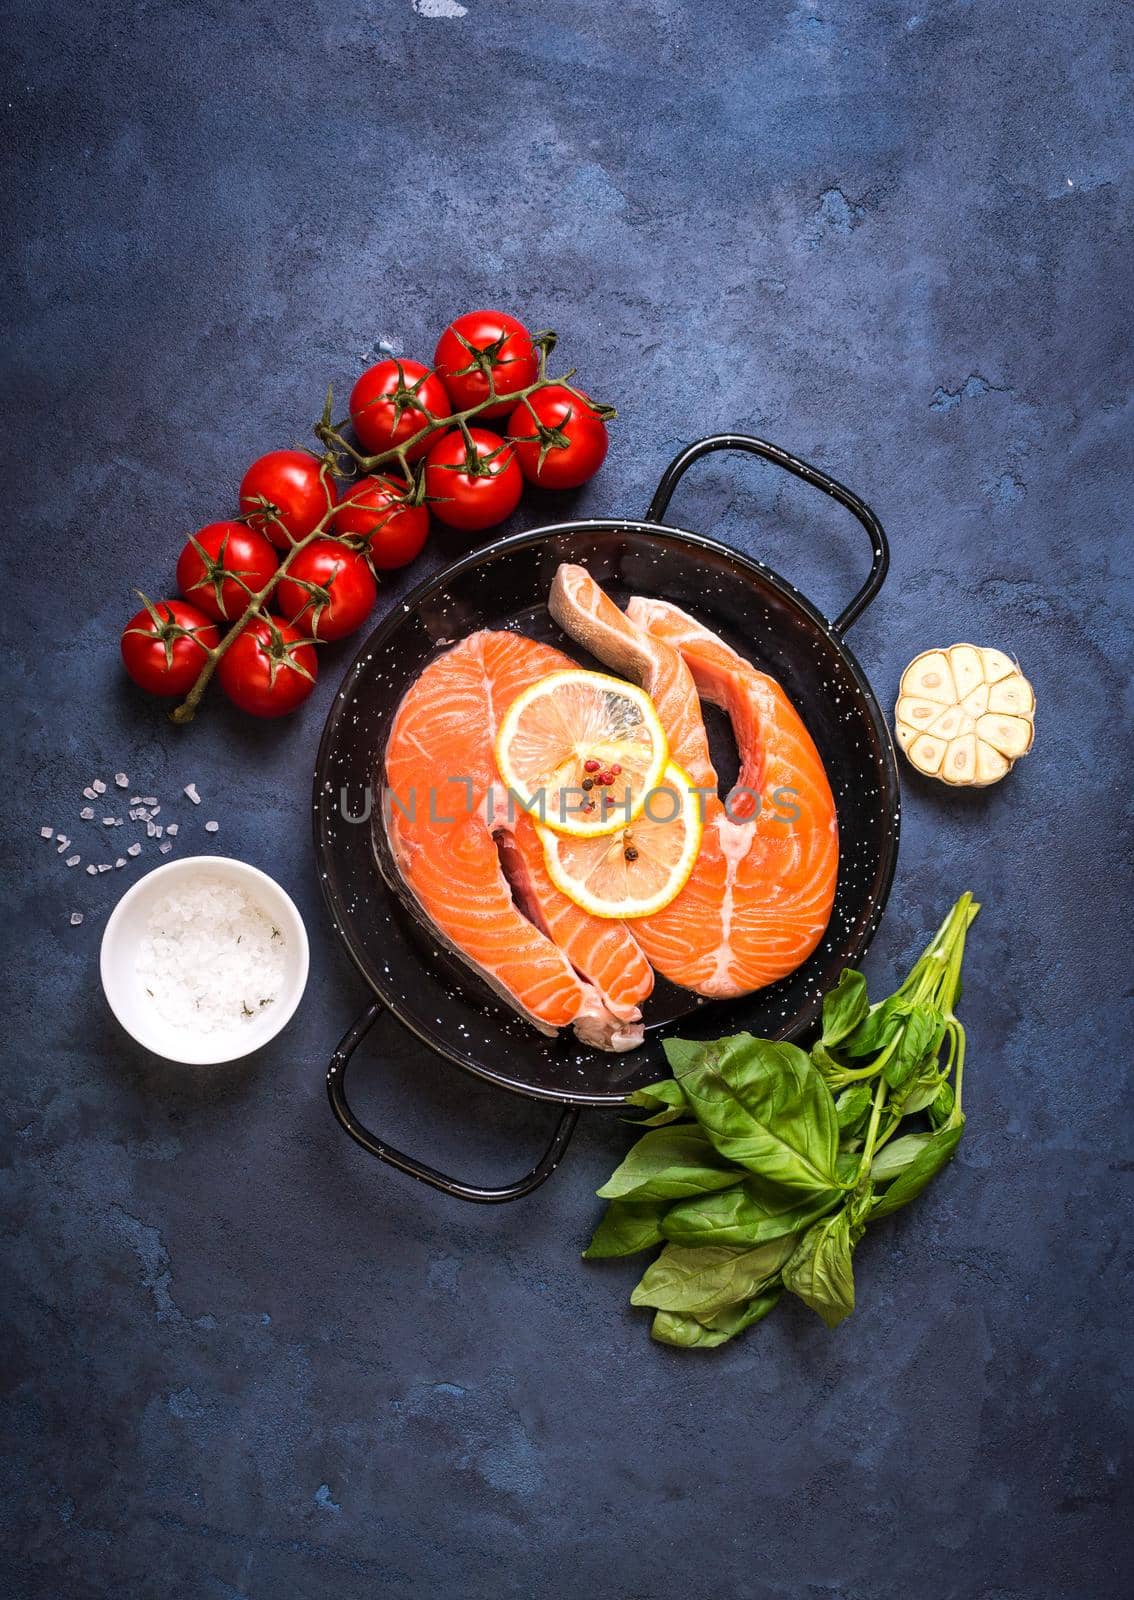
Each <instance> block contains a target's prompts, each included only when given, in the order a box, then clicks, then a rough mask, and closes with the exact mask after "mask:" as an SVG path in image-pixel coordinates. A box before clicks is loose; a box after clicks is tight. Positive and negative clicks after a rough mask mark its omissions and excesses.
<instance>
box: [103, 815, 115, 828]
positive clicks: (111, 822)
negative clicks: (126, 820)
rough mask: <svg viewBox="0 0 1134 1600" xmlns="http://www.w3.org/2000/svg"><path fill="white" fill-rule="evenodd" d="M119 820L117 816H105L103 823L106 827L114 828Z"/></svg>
mask: <svg viewBox="0 0 1134 1600" xmlns="http://www.w3.org/2000/svg"><path fill="white" fill-rule="evenodd" d="M117 821H118V818H117V817H103V819H102V825H103V827H104V828H113V827H114V825H115V823H116V822H117Z"/></svg>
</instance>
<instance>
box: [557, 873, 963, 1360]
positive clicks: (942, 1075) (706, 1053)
mask: <svg viewBox="0 0 1134 1600" xmlns="http://www.w3.org/2000/svg"><path fill="white" fill-rule="evenodd" d="M979 910H980V907H979V906H978V905H977V904H976V902H975V901H974V900H973V898H972V895H970V894H964V895H962V896H961V898H960V899H959V900H958V901H957V904H956V905H955V906H954V907H953V909H952V911H951V912H950V913H949V915H948V916H947V917H946V919H945V921H944V922H943V923H942V925H941V927H940V929H939V930H938V932H937V934H936V936H935V937H934V939H933V940H932V942H931V943H930V944H929V946H928V948H927V949H926V951H925V953H924V955H922V957H921V958H920V960H919V961H918V962H917V963H916V964H915V966H914V967H913V969H912V971H911V972H910V974H909V977H908V978H907V979H906V981H905V982H904V983H903V984H902V986H901V988H900V989H898V990H897V991H896V993H894V994H892V995H890V996H889V998H888V999H886V1000H882V1001H880V1002H879V1003H878V1004H876V1005H871V1004H870V1002H869V999H868V998H867V993H866V980H865V979H864V978H863V976H862V974H861V973H860V972H854V971H852V970H850V969H849V968H848V969H847V970H846V971H844V972H843V974H842V976H841V978H840V979H839V982H838V983H837V984H836V986H835V988H834V989H832V990H831V992H830V993H829V994H828V995H827V996H826V997H825V999H824V1001H823V1026H822V1033H821V1035H820V1038H819V1039H818V1040H817V1041H816V1043H815V1045H814V1046H813V1047H812V1050H811V1053H810V1055H808V1054H806V1053H805V1052H804V1051H803V1050H801V1049H799V1048H798V1047H797V1046H796V1045H793V1044H780V1043H776V1042H774V1041H772V1040H770V1039H755V1038H753V1037H752V1035H751V1034H746V1033H741V1034H736V1035H735V1036H734V1037H732V1038H728V1039H718V1040H716V1041H715V1042H713V1043H710V1044H703V1043H695V1042H693V1041H690V1040H686V1039H669V1040H667V1041H666V1043H665V1053H666V1058H667V1060H668V1062H669V1066H670V1068H671V1070H672V1072H673V1077H672V1078H669V1079H665V1080H664V1081H663V1082H661V1083H656V1084H652V1085H651V1086H650V1087H649V1088H648V1089H640V1090H639V1091H638V1092H637V1093H636V1094H633V1095H631V1096H630V1104H631V1105H635V1106H640V1107H643V1108H644V1109H645V1110H647V1111H648V1112H649V1113H650V1115H648V1116H647V1117H646V1118H645V1119H644V1121H643V1122H642V1123H640V1124H639V1126H644V1127H646V1128H648V1129H649V1131H648V1132H647V1133H644V1134H643V1135H642V1137H641V1138H640V1139H639V1140H638V1142H637V1144H635V1145H634V1147H633V1149H632V1150H631V1151H630V1153H629V1154H628V1155H627V1157H626V1159H625V1161H623V1163H622V1165H621V1166H620V1167H619V1168H618V1169H617V1171H615V1172H614V1173H613V1174H612V1176H611V1177H610V1179H609V1180H608V1181H607V1182H606V1183H605V1184H604V1185H603V1186H602V1188H601V1189H600V1190H599V1191H598V1193H599V1196H600V1198H601V1199H604V1200H606V1201H608V1202H609V1203H608V1205H607V1209H606V1214H605V1215H604V1216H603V1218H602V1221H601V1222H600V1223H599V1225H598V1227H597V1228H596V1230H595V1234H594V1237H593V1239H592V1240H591V1242H590V1245H589V1246H588V1248H587V1249H586V1250H585V1251H584V1257H585V1258H586V1259H587V1260H596V1259H599V1258H603V1257H610V1256H627V1255H634V1254H635V1253H636V1252H638V1251H640V1250H648V1249H650V1248H652V1247H653V1246H655V1245H659V1244H660V1245H662V1246H663V1248H662V1251H661V1254H660V1255H659V1256H658V1257H657V1258H656V1260H654V1261H653V1262H652V1264H651V1265H650V1266H649V1267H648V1268H647V1270H646V1272H645V1274H644V1276H643V1277H642V1280H641V1282H640V1283H639V1284H638V1286H637V1288H636V1289H635V1290H634V1292H633V1294H632V1295H631V1296H630V1300H631V1304H632V1305H636V1306H650V1307H652V1308H653V1309H654V1312H655V1315H654V1321H653V1327H652V1332H653V1336H654V1338H655V1339H659V1340H661V1341H662V1343H663V1344H672V1345H679V1346H681V1347H683V1348H686V1349H711V1348H712V1347H714V1346H715V1345H721V1344H724V1343H725V1342H726V1341H727V1340H729V1339H731V1338H733V1337H734V1336H735V1335H736V1334H738V1333H741V1332H743V1330H744V1329H745V1328H748V1327H751V1326H752V1324H753V1323H754V1322H759V1321H760V1319H761V1318H762V1317H766V1316H767V1314H768V1312H769V1311H771V1310H772V1309H773V1307H774V1306H775V1305H776V1302H777V1301H778V1300H779V1298H780V1295H781V1293H782V1292H783V1290H785V1289H787V1290H788V1291H789V1292H790V1293H791V1294H795V1295H798V1296H799V1298H800V1299H801V1300H803V1301H804V1302H805V1303H806V1304H807V1305H809V1306H810V1307H811V1308H812V1309H813V1310H814V1311H817V1312H818V1314H819V1315H820V1316H821V1317H822V1318H823V1320H824V1322H825V1323H826V1324H827V1326H828V1327H831V1328H833V1327H835V1326H836V1324H837V1323H839V1322H841V1321H842V1319H843V1318H844V1317H846V1316H848V1315H849V1314H850V1312H852V1311H853V1310H854V1272H853V1268H852V1257H853V1254H854V1249H855V1246H856V1244H857V1243H858V1241H859V1239H860V1238H861V1237H862V1234H863V1232H864V1231H865V1229H866V1227H867V1225H868V1224H869V1223H872V1222H875V1221H877V1220H878V1219H879V1218H881V1217H886V1216H889V1215H890V1213H891V1212H893V1211H897V1210H898V1209H899V1208H900V1207H901V1206H904V1205H908V1204H909V1202H910V1201H911V1200H913V1199H914V1198H915V1197H916V1196H917V1195H919V1194H920V1193H921V1191H922V1190H923V1189H924V1188H925V1186H926V1184H927V1183H929V1182H930V1180H931V1179H932V1178H933V1177H934V1176H935V1175H936V1174H937V1173H938V1172H940V1170H941V1168H942V1167H943V1166H945V1164H946V1162H948V1161H949V1159H950V1157H951V1156H952V1155H953V1152H954V1151H955V1150H956V1148H957V1144H958V1142H959V1140H960V1137H961V1133H962V1131H963V1129H964V1125H965V1119H964V1116H963V1115H962V1112H961V1081H962V1078H963V1076H964V1064H965V1031H964V1029H963V1028H962V1026H961V1024H960V1023H959V1022H958V1021H957V1018H956V1016H955V1015H954V1007H955V1005H956V1003H957V1001H958V999H959V998H960V993H961V960H962V957H963V956H964V950H965V935H966V933H967V931H968V928H969V925H970V923H971V922H972V921H973V918H974V917H975V916H976V914H977V912H978V911H979ZM912 1117H916V1118H918V1121H917V1122H915V1123H907V1124H906V1126H907V1128H909V1130H910V1131H907V1132H901V1133H899V1129H900V1128H901V1126H902V1124H903V1122H904V1121H905V1119H906V1118H912Z"/></svg>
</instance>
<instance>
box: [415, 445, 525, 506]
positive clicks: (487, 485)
mask: <svg viewBox="0 0 1134 1600" xmlns="http://www.w3.org/2000/svg"><path fill="white" fill-rule="evenodd" d="M468 433H469V438H470V440H471V441H472V444H471V447H470V446H468V445H466V443H465V438H464V435H463V434H462V433H461V431H460V429H459V428H453V429H452V430H451V431H450V432H449V433H446V434H443V435H442V436H441V438H440V439H438V441H437V443H436V444H435V445H434V446H433V449H432V450H431V451H430V452H429V454H428V456H427V457H426V460H425V492H426V494H427V495H428V497H429V502H430V506H431V508H432V511H433V515H434V516H435V517H437V518H439V520H440V521H441V522H447V523H448V524H449V526H450V527H451V528H465V529H468V530H470V531H472V530H477V529H480V528H493V527H495V526H496V524H497V523H498V522H503V521H504V518H505V517H509V516H511V514H512V512H513V511H515V509H516V507H517V505H518V504H519V503H520V495H521V494H522V493H523V488H524V479H523V474H522V473H521V471H520V469H519V467H518V466H517V465H516V460H515V456H514V455H513V447H512V446H511V445H510V444H509V443H508V442H507V441H506V440H501V439H500V438H499V437H498V436H497V435H496V434H495V433H489V432H488V430H487V428H470V429H469V430H468Z"/></svg>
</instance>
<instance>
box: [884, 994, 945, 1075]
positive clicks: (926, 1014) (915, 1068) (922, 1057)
mask: <svg viewBox="0 0 1134 1600" xmlns="http://www.w3.org/2000/svg"><path fill="white" fill-rule="evenodd" d="M944 1035H945V1019H944V1017H942V1016H941V1015H940V1013H939V1012H937V1011H934V1010H933V1008H932V1007H931V1006H914V1007H913V1008H912V1010H911V1011H910V1013H909V1015H908V1016H907V1017H906V1019H905V1022H904V1024H903V1027H902V1033H901V1038H900V1039H899V1040H898V1048H897V1049H896V1050H895V1051H894V1053H893V1055H891V1057H890V1059H889V1060H888V1061H887V1062H886V1065H885V1067H884V1068H883V1071H882V1076H883V1077H884V1078H885V1079H886V1082H887V1083H888V1084H889V1085H890V1087H891V1089H900V1088H901V1087H902V1085H903V1084H904V1083H907V1082H908V1081H909V1080H910V1079H911V1078H913V1077H914V1076H915V1075H916V1074H917V1073H919V1072H921V1071H922V1069H923V1068H924V1067H926V1066H928V1065H929V1063H930V1062H931V1061H936V1059H937V1052H938V1051H939V1050H940V1048H941V1040H942V1039H943V1038H944Z"/></svg>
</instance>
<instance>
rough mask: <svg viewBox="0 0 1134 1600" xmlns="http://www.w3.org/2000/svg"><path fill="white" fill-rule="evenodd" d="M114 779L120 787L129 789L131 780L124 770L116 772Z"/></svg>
mask: <svg viewBox="0 0 1134 1600" xmlns="http://www.w3.org/2000/svg"><path fill="white" fill-rule="evenodd" d="M114 781H115V783H116V784H117V785H118V787H119V788H120V789H128V788H129V787H130V780H129V778H128V777H127V776H126V774H125V773H124V772H116V773H115V774H114Z"/></svg>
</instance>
